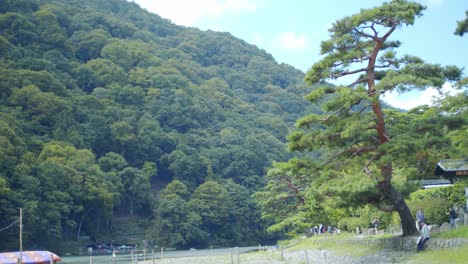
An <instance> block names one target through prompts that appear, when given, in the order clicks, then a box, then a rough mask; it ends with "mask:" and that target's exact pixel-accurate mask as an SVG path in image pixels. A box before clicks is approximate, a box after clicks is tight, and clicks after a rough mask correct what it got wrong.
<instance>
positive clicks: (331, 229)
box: [309, 224, 340, 236]
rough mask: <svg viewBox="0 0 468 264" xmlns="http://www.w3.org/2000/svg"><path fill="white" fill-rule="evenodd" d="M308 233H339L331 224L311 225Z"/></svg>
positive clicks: (313, 234)
mask: <svg viewBox="0 0 468 264" xmlns="http://www.w3.org/2000/svg"><path fill="white" fill-rule="evenodd" d="M309 233H310V235H312V236H315V235H319V234H327V233H328V234H339V233H340V229H339V228H337V227H332V226H331V225H328V226H327V225H322V224H319V225H318V226H314V227H311V228H310V230H309Z"/></svg>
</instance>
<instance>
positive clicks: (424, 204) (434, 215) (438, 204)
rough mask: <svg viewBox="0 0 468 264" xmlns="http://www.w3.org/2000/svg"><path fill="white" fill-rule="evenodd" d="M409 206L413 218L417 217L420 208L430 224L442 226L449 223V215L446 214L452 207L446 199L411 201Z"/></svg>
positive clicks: (433, 198)
mask: <svg viewBox="0 0 468 264" xmlns="http://www.w3.org/2000/svg"><path fill="white" fill-rule="evenodd" d="M408 206H409V208H410V210H411V212H412V213H413V216H415V215H416V212H417V211H418V209H419V208H422V209H423V211H424V216H425V217H426V220H427V222H428V223H429V224H438V225H440V224H442V223H444V222H447V221H448V215H447V214H446V213H447V212H448V208H449V207H450V205H449V204H448V203H447V200H446V199H444V198H441V197H437V196H435V197H425V198H424V199H417V200H411V201H409V203H408Z"/></svg>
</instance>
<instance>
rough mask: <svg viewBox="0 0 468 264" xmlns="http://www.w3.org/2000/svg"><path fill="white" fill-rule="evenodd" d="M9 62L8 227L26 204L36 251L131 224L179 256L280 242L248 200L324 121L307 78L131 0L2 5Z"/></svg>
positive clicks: (2, 164) (4, 208)
mask: <svg viewBox="0 0 468 264" xmlns="http://www.w3.org/2000/svg"><path fill="white" fill-rule="evenodd" d="M0 54H1V57H0V146H1V147H0V215H1V216H2V217H0V227H4V226H8V225H9V224H10V223H12V222H14V221H15V220H16V219H17V218H18V215H19V210H18V208H23V209H24V235H23V239H24V240H23V241H24V245H25V248H28V247H41V248H43V247H51V248H52V249H53V248H54V247H57V246H58V245H59V244H60V242H61V241H64V240H77V239H79V238H80V237H83V236H87V237H91V238H94V239H96V240H99V239H107V238H110V237H113V236H114V235H116V234H114V233H113V232H115V230H114V228H113V223H114V220H115V219H116V217H126V216H141V217H145V218H151V219H156V220H155V223H154V225H155V227H154V229H150V230H147V233H148V237H149V238H150V239H153V240H156V239H159V240H158V243H160V244H167V245H170V246H175V247H189V246H202V245H206V244H208V243H210V244H216V245H229V244H236V245H237V244H239V243H241V241H242V243H258V242H259V241H262V240H265V239H269V238H271V237H269V236H267V235H266V233H265V227H266V224H265V222H264V221H263V220H261V218H260V212H259V209H258V207H257V206H256V205H255V204H254V203H253V202H252V200H251V199H250V195H251V194H252V193H253V192H255V191H256V190H258V189H259V188H260V187H261V186H263V184H264V180H263V179H264V174H265V169H266V168H268V167H270V166H271V164H272V161H285V160H287V159H288V158H290V154H288V153H287V152H286V147H285V142H286V136H287V135H288V133H289V132H290V128H292V127H293V126H292V124H293V122H294V121H295V120H297V119H298V118H299V117H300V116H303V115H305V114H306V113H310V112H313V111H317V109H314V108H313V107H314V106H313V105H311V104H310V103H308V102H306V101H305V100H304V99H303V96H304V95H305V94H307V93H308V92H310V91H311V88H310V87H307V86H306V85H305V84H304V83H303V78H304V74H303V73H302V72H301V71H299V70H297V69H295V68H293V67H291V66H289V65H285V64H278V63H277V62H276V61H275V60H274V59H273V57H272V56H271V55H270V54H268V53H266V52H265V51H263V50H260V49H258V48H257V47H255V46H253V45H249V44H247V43H246V42H245V41H243V40H240V39H237V38H235V37H234V36H232V35H230V34H229V33H220V32H213V31H201V30H198V29H196V28H185V27H180V26H177V25H174V24H172V23H171V22H170V21H168V20H165V19H162V18H161V17H159V16H157V15H155V14H152V13H149V12H147V11H145V10H143V9H141V8H140V7H138V6H137V5H136V4H134V3H129V2H127V1H124V0H109V1H108V0H106V1H104V0H73V1H68V0H41V1H39V0H18V1H16V0H15V1H13V0H1V1H0ZM173 180H178V181H176V182H175V185H176V186H178V187H177V188H175V189H173V190H170V191H166V192H165V194H164V195H162V196H161V197H160V196H159V191H160V190H163V189H164V188H165V186H166V185H167V184H168V183H170V182H172V181H173ZM181 190H183V191H181ZM176 201H177V203H176V204H174V203H175V202H176ZM215 202H218V203H215ZM158 228H159V229H158ZM164 231H169V234H166V235H167V236H166V235H164V236H163V235H162V232H164ZM17 234H18V230H17V227H16V226H15V227H14V228H10V229H8V230H5V231H2V232H1V233H0V237H1V239H0V248H2V249H5V250H8V249H15V248H16V247H17V240H18V235H17ZM171 236H173V237H171ZM161 237H164V239H163V240H161V239H162V238H161Z"/></svg>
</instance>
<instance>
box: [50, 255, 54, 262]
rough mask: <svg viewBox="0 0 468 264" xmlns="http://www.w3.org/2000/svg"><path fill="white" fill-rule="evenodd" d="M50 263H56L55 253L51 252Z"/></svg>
mask: <svg viewBox="0 0 468 264" xmlns="http://www.w3.org/2000/svg"><path fill="white" fill-rule="evenodd" d="M50 264H54V254H50Z"/></svg>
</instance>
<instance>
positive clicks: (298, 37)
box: [133, 0, 468, 109]
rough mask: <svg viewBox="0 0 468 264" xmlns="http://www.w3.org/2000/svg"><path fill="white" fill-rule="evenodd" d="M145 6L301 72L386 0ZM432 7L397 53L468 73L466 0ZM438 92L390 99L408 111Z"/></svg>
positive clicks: (428, 0) (184, 1)
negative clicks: (334, 33)
mask: <svg viewBox="0 0 468 264" xmlns="http://www.w3.org/2000/svg"><path fill="white" fill-rule="evenodd" d="M133 2H135V3H137V4H139V5H140V6H141V7H143V8H145V9H147V10H148V11H151V12H153V13H156V14H158V15H160V16H162V17H164V18H167V19H170V20H171V21H172V22H174V23H175V24H178V25H183V26H190V27H197V28H200V29H202V30H208V29H211V30H215V31H224V32H229V33H231V34H232V35H234V36H236V37H238V38H240V39H243V40H245V41H247V42H248V43H250V44H254V45H256V46H257V47H258V48H260V49H264V50H265V51H266V52H268V53H270V54H272V55H273V57H274V58H275V59H276V61H277V62H279V63H283V62H284V63H287V64H290V65H292V66H294V67H296V68H298V69H301V70H302V71H304V72H305V71H307V70H308V69H309V68H310V66H311V65H312V64H313V63H314V62H316V61H318V60H319V59H320V54H319V48H320V42H321V41H323V40H326V39H328V37H329V35H328V31H327V29H328V28H329V27H330V26H331V24H332V23H333V22H334V21H336V20H338V19H340V18H343V17H345V16H349V15H353V14H355V13H358V12H359V10H360V9H361V8H370V7H373V6H377V5H379V4H381V3H383V2H384V1H382V0H320V1H318V0H134V1H133ZM418 2H420V3H421V4H423V5H425V6H426V7H427V9H426V10H425V11H424V12H423V16H422V17H421V18H418V19H417V20H416V22H415V24H414V25H413V26H409V27H403V28H401V29H399V30H398V31H397V32H396V33H394V34H393V35H392V36H393V39H395V40H400V41H402V43H403V44H402V46H401V48H400V49H399V50H398V51H397V52H398V54H400V55H403V54H411V55H415V56H419V57H421V58H422V59H424V60H425V61H427V62H430V63H437V64H441V65H456V66H459V67H464V68H465V73H468V36H467V35H465V36H464V37H459V36H455V35H454V34H453V32H454V31H455V28H456V21H459V20H462V19H464V17H465V10H468V1H466V0H420V1H418ZM435 94H436V92H435V91H434V90H430V89H429V90H427V91H425V92H412V93H406V94H403V95H399V96H397V95H396V94H391V95H387V96H386V97H385V100H386V101H387V102H388V103H390V104H392V105H393V106H396V107H400V108H404V109H409V108H412V107H414V106H416V105H420V104H429V103H430V101H431V98H432V96H433V95H435Z"/></svg>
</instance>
